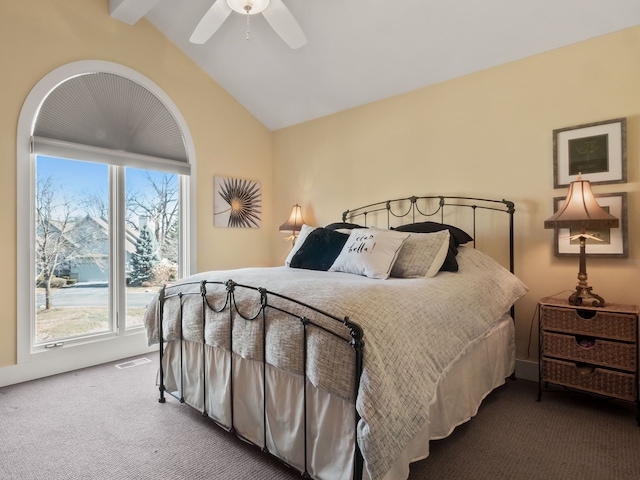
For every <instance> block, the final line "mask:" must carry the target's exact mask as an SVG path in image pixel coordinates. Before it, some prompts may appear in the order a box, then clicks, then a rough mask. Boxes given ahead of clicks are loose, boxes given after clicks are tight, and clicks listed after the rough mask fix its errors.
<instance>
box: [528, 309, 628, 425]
mask: <svg viewBox="0 0 640 480" xmlns="http://www.w3.org/2000/svg"><path fill="white" fill-rule="evenodd" d="M538 307H539V308H538V328H539V335H540V337H539V338H540V353H539V358H538V360H539V364H540V367H539V377H538V401H539V400H540V399H541V398H542V385H543V384H544V385H545V386H547V385H548V384H555V385H562V386H564V387H568V388H571V389H575V390H581V391H584V392H589V393H596V394H599V395H604V396H606V397H611V398H617V399H620V400H626V401H629V402H635V404H636V415H637V422H638V425H639V426H640V397H639V394H638V344H639V343H640V342H639V340H638V311H639V308H638V306H637V305H620V304H613V303H612V304H607V305H605V306H604V307H590V306H583V305H580V306H574V305H569V303H568V301H567V300H565V299H560V298H550V297H548V298H543V299H542V300H540V302H539V304H538Z"/></svg>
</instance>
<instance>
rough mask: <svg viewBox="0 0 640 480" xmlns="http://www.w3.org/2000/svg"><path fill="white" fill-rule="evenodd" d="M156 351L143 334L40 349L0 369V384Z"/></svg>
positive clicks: (156, 346) (155, 347) (41, 376)
mask: <svg viewBox="0 0 640 480" xmlns="http://www.w3.org/2000/svg"><path fill="white" fill-rule="evenodd" d="M154 351H158V345H154V346H152V347H149V346H147V344H146V337H145V336H144V334H138V335H129V336H125V337H123V338H119V339H114V340H113V341H109V340H106V341H103V342H102V344H101V345H100V348H96V344H95V343H86V344H83V345H75V346H71V347H62V348H60V349H56V350H55V351H41V352H40V353H37V354H32V355H31V356H30V358H31V360H30V361H28V362H23V363H19V364H16V365H10V366H7V367H2V368H0V387H5V386H7V385H13V384H16V383H22V382H27V381H30V380H35V379H38V378H43V377H48V376H51V375H57V374H59V373H65V372H69V371H72V370H78V369H80V368H86V367H92V366H94V365H100V364H103V363H109V362H113V361H117V360H121V359H123V358H128V357H134V356H137V355H143V354H146V353H150V352H154Z"/></svg>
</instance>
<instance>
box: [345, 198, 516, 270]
mask: <svg viewBox="0 0 640 480" xmlns="http://www.w3.org/2000/svg"><path fill="white" fill-rule="evenodd" d="M479 211H480V212H484V211H491V212H500V213H504V214H507V215H508V230H505V234H507V235H508V242H509V270H510V271H511V273H514V253H513V246H514V245H513V214H514V212H515V205H514V203H513V202H510V201H509V200H504V199H502V200H493V199H486V198H473V197H451V196H442V195H432V196H420V197H417V196H412V197H406V198H396V199H393V200H384V201H381V202H376V203H371V204H369V205H365V206H363V207H358V208H354V209H351V210H346V211H344V212H343V213H342V221H343V222H350V223H357V224H363V226H365V227H366V226H370V225H369V224H368V221H370V219H372V222H373V223H372V225H375V226H382V225H383V224H384V223H385V222H386V228H393V227H394V226H396V225H400V224H403V223H409V222H411V223H414V222H424V221H437V222H439V223H445V219H446V220H447V222H446V223H448V224H451V225H455V226H458V227H461V228H466V229H471V232H469V233H470V234H471V236H472V237H473V246H474V248H475V246H476V238H477V234H478V231H479V229H478V228H477V227H478V212H479ZM462 219H465V220H466V222H467V223H465V224H464V225H462V224H461V220H462Z"/></svg>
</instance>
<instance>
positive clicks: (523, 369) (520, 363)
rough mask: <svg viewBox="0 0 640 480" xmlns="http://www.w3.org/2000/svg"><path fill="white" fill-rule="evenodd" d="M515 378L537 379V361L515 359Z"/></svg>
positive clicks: (533, 380)
mask: <svg viewBox="0 0 640 480" xmlns="http://www.w3.org/2000/svg"><path fill="white" fill-rule="evenodd" d="M516 378H522V379H523V380H531V381H532V382H537V381H538V362H533V361H531V360H518V359H516Z"/></svg>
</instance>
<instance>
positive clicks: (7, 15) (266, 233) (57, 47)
mask: <svg viewBox="0 0 640 480" xmlns="http://www.w3.org/2000/svg"><path fill="white" fill-rule="evenodd" d="M0 39H1V40H0V59H2V73H1V74H0V75H1V76H2V77H1V78H2V82H1V84H0V85H1V86H2V88H1V89H0V112H2V115H0V159H2V162H3V175H2V176H1V177H0V203H1V204H2V209H0V225H3V237H2V238H3V240H2V246H3V248H2V249H0V269H1V271H2V272H3V275H2V276H0V303H1V304H2V315H0V367H2V366H7V365H13V364H15V358H16V286H15V282H16V280H15V279H16V260H15V257H16V194H17V192H16V126H17V122H18V117H19V114H20V109H21V107H22V104H23V102H24V100H25V98H26V97H27V95H28V94H29V91H30V90H31V88H32V87H33V86H34V85H35V84H36V83H37V82H38V81H39V80H40V79H41V78H42V77H43V76H45V75H46V74H47V73H49V72H50V71H52V70H54V69H55V68H57V67H59V66H61V65H64V64H67V63H70V62H75V61H79V60H105V61H110V62H115V63H119V64H122V65H124V66H127V67H129V68H132V69H134V70H136V71H138V72H139V73H141V74H142V75H145V76H146V77H148V78H149V79H151V80H152V81H153V82H155V83H156V84H158V85H159V86H160V88H162V89H163V90H164V92H165V93H166V94H167V95H168V96H169V97H170V98H171V100H172V101H173V102H174V103H175V104H176V105H177V107H178V109H179V110H180V112H181V113H182V115H183V117H184V118H185V120H186V122H187V125H188V127H189V129H190V131H191V135H192V137H193V142H194V144H195V151H196V161H197V241H198V251H197V259H198V270H206V269H214V268H230V267H241V266H248V265H267V264H268V263H269V261H270V256H271V246H270V242H271V241H272V240H273V235H272V232H271V231H270V230H269V229H268V228H262V229H252V230H248V229H245V230H242V231H240V230H237V229H222V228H214V227H213V205H212V199H213V176H214V175H216V174H217V175H228V176H237V177H242V178H249V179H252V180H259V181H261V182H262V189H263V204H264V205H263V221H264V223H265V224H267V225H269V224H270V223H271V222H272V220H271V208H270V207H271V203H272V202H271V196H272V184H271V178H272V160H271V132H269V131H268V130H267V129H266V128H265V127H264V126H262V125H261V124H260V123H259V122H258V121H257V120H256V119H255V118H254V117H253V116H251V115H250V114H249V113H248V112H247V111H246V110H245V109H244V108H243V107H241V106H240V105H239V104H238V103H237V102H236V101H235V100H234V99H233V98H231V97H230V96H229V95H228V94H227V93H226V92H225V91H224V90H222V88H221V87H220V86H219V85H217V84H216V83H215V82H213V81H212V80H211V79H210V78H209V77H208V76H207V75H206V74H205V73H204V72H203V71H202V70H201V69H199V68H198V67H196V66H195V64H194V63H193V62H192V61H191V60H190V59H188V58H187V57H186V56H185V55H183V54H182V53H181V52H180V51H179V50H178V48H177V47H175V46H174V45H173V44H172V43H171V42H170V41H169V40H167V39H166V38H165V37H163V36H162V35H161V34H160V33H159V32H158V31H157V30H156V29H155V28H154V27H153V26H152V25H151V24H150V23H148V22H147V21H146V20H142V21H140V22H138V23H137V24H136V25H135V26H129V25H126V24H124V23H122V22H119V21H117V20H114V19H111V18H110V17H109V14H108V0H64V1H63V0H29V1H26V2H2V6H0ZM247 138H251V139H252V141H251V142H247V141H246V139H247ZM229 245H234V247H235V248H234V249H229V248H227V247H228V246H229Z"/></svg>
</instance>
